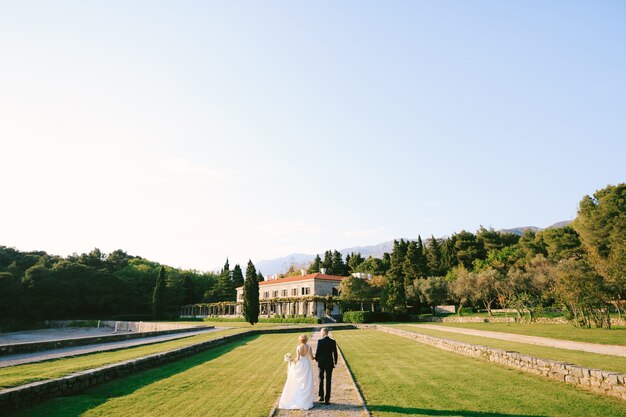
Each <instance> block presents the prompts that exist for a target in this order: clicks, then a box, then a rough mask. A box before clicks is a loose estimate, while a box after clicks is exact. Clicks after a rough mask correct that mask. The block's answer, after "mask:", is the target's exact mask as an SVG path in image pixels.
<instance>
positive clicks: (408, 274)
mask: <svg viewBox="0 0 626 417" xmlns="http://www.w3.org/2000/svg"><path fill="white" fill-rule="evenodd" d="M419 263H420V253H419V249H418V246H417V242H415V241H411V242H409V244H408V246H407V250H406V256H405V258H404V262H403V264H402V273H403V274H404V285H405V286H407V287H408V286H410V285H413V281H415V280H416V279H417V278H424V276H423V275H422V271H421V270H420V265H419Z"/></svg>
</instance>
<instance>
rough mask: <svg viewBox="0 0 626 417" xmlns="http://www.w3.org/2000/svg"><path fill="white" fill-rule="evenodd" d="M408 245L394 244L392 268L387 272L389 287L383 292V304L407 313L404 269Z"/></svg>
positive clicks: (402, 242) (401, 241) (401, 242)
mask: <svg viewBox="0 0 626 417" xmlns="http://www.w3.org/2000/svg"><path fill="white" fill-rule="evenodd" d="M407 246H408V244H407V243H406V242H404V241H403V240H400V242H398V241H397V240H395V241H394V242H393V251H392V252H391V267H390V268H389V270H388V271H387V285H386V286H385V288H384V290H383V297H382V298H383V304H384V305H385V307H386V308H388V309H389V310H391V311H398V312H402V313H404V312H406V291H405V288H404V272H403V271H402V267H403V264H404V260H405V258H406V252H407Z"/></svg>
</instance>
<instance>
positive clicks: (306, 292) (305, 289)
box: [300, 287, 311, 295]
mask: <svg viewBox="0 0 626 417" xmlns="http://www.w3.org/2000/svg"><path fill="white" fill-rule="evenodd" d="M309 294H311V288H310V287H302V288H300V295H309Z"/></svg>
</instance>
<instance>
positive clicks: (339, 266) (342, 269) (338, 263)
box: [332, 250, 348, 276]
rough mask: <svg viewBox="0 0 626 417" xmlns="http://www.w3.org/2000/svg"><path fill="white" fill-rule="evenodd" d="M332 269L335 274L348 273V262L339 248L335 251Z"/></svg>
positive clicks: (344, 274) (342, 274)
mask: <svg viewBox="0 0 626 417" xmlns="http://www.w3.org/2000/svg"><path fill="white" fill-rule="evenodd" d="M332 270H333V272H332V273H333V274H334V275H340V276H346V275H348V268H346V264H345V263H344V262H343V257H342V256H341V252H339V251H338V250H334V251H333V261H332Z"/></svg>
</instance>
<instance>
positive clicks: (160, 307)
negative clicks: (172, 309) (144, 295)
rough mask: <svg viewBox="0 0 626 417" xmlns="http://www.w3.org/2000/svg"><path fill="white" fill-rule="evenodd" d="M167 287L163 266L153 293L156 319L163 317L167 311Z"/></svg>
mask: <svg viewBox="0 0 626 417" xmlns="http://www.w3.org/2000/svg"><path fill="white" fill-rule="evenodd" d="M165 288H166V282H165V268H163V267H161V268H159V275H158V277H157V279H156V285H155V286H154V292H153V294H152V318H154V319H155V320H158V319H162V318H163V315H164V313H165Z"/></svg>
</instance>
